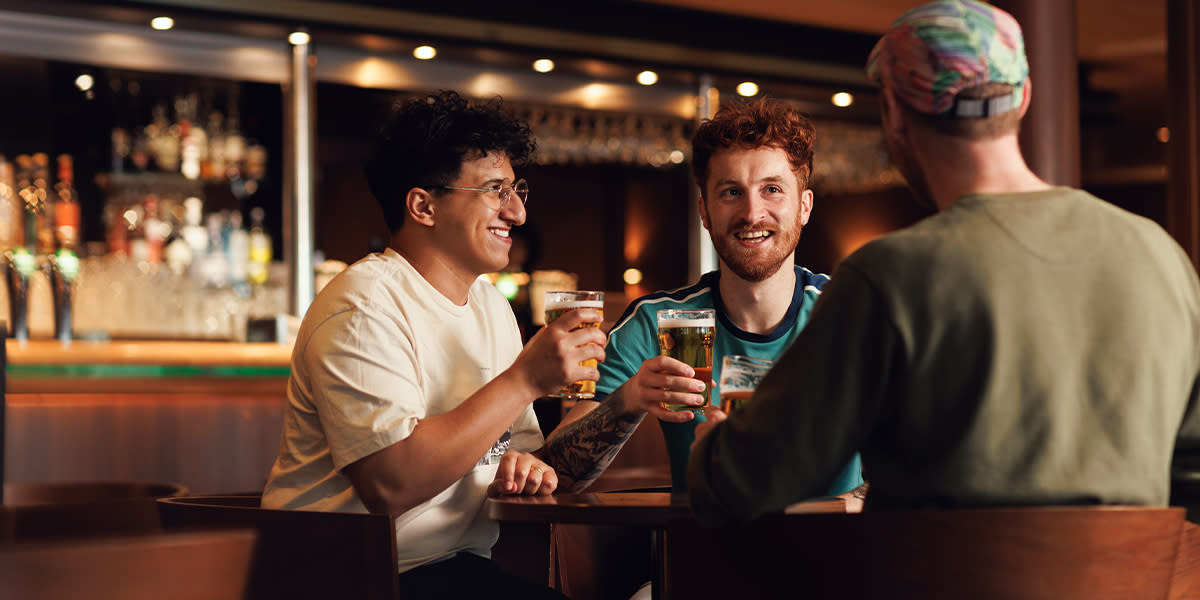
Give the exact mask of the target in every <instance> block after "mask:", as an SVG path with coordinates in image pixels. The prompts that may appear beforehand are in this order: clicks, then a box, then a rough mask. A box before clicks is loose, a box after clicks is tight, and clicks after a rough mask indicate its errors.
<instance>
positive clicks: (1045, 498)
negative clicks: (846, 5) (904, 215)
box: [688, 0, 1200, 525]
mask: <svg viewBox="0 0 1200 600" xmlns="http://www.w3.org/2000/svg"><path fill="white" fill-rule="evenodd" d="M867 75H868V77H870V78H871V79H873V80H874V81H876V82H878V83H879V84H880V86H881V97H882V101H881V108H882V117H883V118H882V124H883V131H884V135H885V137H886V138H887V140H888V145H889V147H890V148H891V149H892V152H893V160H896V161H897V163H898V166H899V167H900V169H901V170H902V172H903V173H904V175H905V177H906V178H907V179H908V183H909V184H910V186H911V187H912V188H913V191H914V193H915V194H916V195H918V196H919V197H921V198H923V199H924V200H926V201H927V202H929V203H931V204H932V205H934V206H936V207H937V209H938V213H937V214H935V215H933V216H931V217H928V218H926V219H924V220H922V221H921V222H920V223H917V224H915V225H913V226H911V227H908V228H906V229H904V230H901V231H898V232H894V233H891V234H889V235H886V236H883V237H880V238H878V239H876V240H873V241H871V242H869V243H867V244H866V245H864V246H863V247H862V248H860V249H859V250H857V251H856V252H854V253H853V254H851V255H850V256H848V257H847V258H845V259H844V260H843V261H842V262H841V263H840V264H839V266H838V270H837V273H836V274H835V276H834V278H833V279H832V280H831V281H830V283H829V285H827V286H825V289H824V291H823V293H822V297H821V301H820V302H818V303H817V306H816V308H815V309H814V311H813V315H812V318H811V319H810V320H809V323H808V326H807V327H805V329H804V331H803V332H801V334H800V336H799V337H797V339H796V341H795V343H794V344H792V346H791V347H790V348H789V349H788V350H787V352H785V353H784V354H783V355H782V356H781V357H780V358H779V360H778V361H776V363H775V367H774V369H772V371H771V372H770V373H768V374H767V375H766V376H765V377H764V378H763V380H762V382H761V383H760V384H759V385H758V387H757V389H756V391H755V393H754V396H753V399H752V400H751V401H750V402H749V403H748V404H747V406H746V407H745V408H742V409H739V410H738V411H737V412H735V413H733V414H731V415H728V418H727V419H725V418H724V417H725V415H723V414H721V413H720V412H719V411H715V410H713V411H710V413H709V414H708V419H707V421H706V422H705V423H704V424H702V425H701V426H700V427H698V428H697V430H696V438H697V439H696V442H695V444H694V445H693V447H692V458H691V463H690V465H689V470H688V487H689V494H690V501H691V506H692V510H693V512H694V513H695V514H696V516H697V517H698V518H700V519H701V520H702V521H704V522H706V523H709V524H712V525H718V524H723V523H729V522H735V521H741V520H749V519H754V518H757V517H759V516H761V515H765V514H769V513H777V512H779V511H782V510H783V509H784V508H785V506H787V504H788V503H790V502H792V501H794V499H796V498H803V497H805V496H806V495H808V494H813V493H819V492H820V490H822V489H823V487H824V485H825V484H826V482H827V481H828V480H829V479H830V478H831V477H833V475H834V474H835V473H837V472H838V471H839V469H841V467H842V464H843V463H844V461H846V460H847V459H848V458H849V457H851V456H855V455H856V454H857V453H861V455H862V458H863V464H864V466H865V468H866V470H867V472H869V473H870V474H871V493H870V495H869V497H868V499H867V503H866V504H867V506H866V509H867V510H875V509H914V508H938V507H943V508H954V507H974V506H1019V505H1051V504H1126V505H1145V506H1165V505H1166V504H1167V502H1168V498H1169V490H1170V483H1171V482H1170V472H1171V460H1172V453H1173V451H1174V450H1175V449H1176V447H1180V448H1185V449H1195V448H1196V447H1197V446H1198V445H1200V411H1197V404H1198V403H1200V335H1198V333H1200V280H1198V279H1197V276H1196V271H1195V267H1194V266H1193V264H1192V262H1191V260H1190V259H1189V257H1188V255H1187V254H1186V253H1185V252H1184V251H1183V249H1182V248H1180V247H1179V244H1178V243H1176V242H1175V241H1174V240H1173V239H1172V238H1171V236H1170V235H1168V234H1167V233H1166V232H1165V231H1163V229H1162V227H1160V226H1159V225H1158V224H1156V223H1154V222H1153V221H1151V220H1149V219H1146V218H1143V217H1140V216H1137V215H1134V214H1132V213H1129V212H1127V211H1124V210H1122V209H1120V208H1118V207H1116V206H1113V205H1112V204H1109V203H1107V202H1104V201H1103V200H1100V199H1099V198H1096V197H1095V196H1092V195H1090V194H1088V193H1086V192H1084V191H1082V190H1077V189H1072V188H1069V187H1059V186H1053V185H1051V184H1049V183H1047V182H1045V181H1043V180H1042V179H1040V178H1039V177H1038V176H1037V175H1036V174H1035V173H1033V172H1032V171H1031V170H1030V169H1029V167H1028V165H1027V164H1026V163H1025V160H1024V158H1023V156H1022V155H1021V150H1020V145H1019V144H1018V140H1017V134H1018V131H1019V130H1020V125H1021V118H1022V116H1023V115H1024V114H1025V111H1026V110H1027V108H1028V107H1029V103H1030V98H1031V88H1030V85H1029V66H1028V62H1027V61H1026V58H1025V49H1024V41H1023V39H1022V35H1021V28H1020V25H1019V24H1018V23H1017V21H1016V20H1015V19H1013V17H1012V16H1011V15H1009V14H1008V13H1006V12H1004V11H1002V10H1000V9H998V8H996V7H994V6H992V5H989V4H986V3H983V2H977V1H975V0H939V1H937V2H930V3H927V4H924V5H922V6H919V7H917V8H914V9H913V10H911V11H909V12H907V13H905V14H904V15H902V16H901V17H900V18H899V19H898V20H897V21H896V22H895V23H894V24H893V25H892V27H891V28H890V29H889V30H888V31H887V33H886V34H885V35H884V36H883V38H882V39H881V40H880V41H879V43H878V44H877V45H876V46H875V49H874V50H873V51H872V52H871V55H870V58H869V59H868V63H867Z"/></svg>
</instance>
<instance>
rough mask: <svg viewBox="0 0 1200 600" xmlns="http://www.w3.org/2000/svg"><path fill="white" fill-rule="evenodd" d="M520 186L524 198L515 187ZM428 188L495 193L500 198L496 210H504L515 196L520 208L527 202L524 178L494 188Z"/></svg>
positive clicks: (446, 186)
mask: <svg viewBox="0 0 1200 600" xmlns="http://www.w3.org/2000/svg"><path fill="white" fill-rule="evenodd" d="M521 184H524V185H525V195H524V196H522V195H521V192H520V191H518V190H517V186H518V185H521ZM430 187H433V188H437V189H443V190H463V191H466V192H484V193H487V192H496V196H497V197H498V198H500V206H497V207H496V210H504V207H505V206H508V201H509V199H511V198H512V197H513V195H516V197H518V198H520V199H521V206H525V205H526V204H527V203H528V202H529V182H528V181H525V178H524V177H522V178H520V179H518V180H516V181H514V182H512V183H511V184H510V185H504V184H503V183H501V184H498V185H497V186H494V187H465V186H457V185H434V186H430ZM496 187H499V188H500V189H496ZM504 188H508V193H507V194H505V193H504Z"/></svg>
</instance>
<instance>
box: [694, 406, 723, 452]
mask: <svg viewBox="0 0 1200 600" xmlns="http://www.w3.org/2000/svg"><path fill="white" fill-rule="evenodd" d="M728 416H729V415H726V414H725V411H723V410H721V409H719V408H717V407H715V406H707V407H705V408H704V422H703V423H700V424H698V425H696V439H695V440H692V448H691V451H692V453H693V454H694V453H695V452H696V444H698V443H700V440H702V439H704V437H705V436H707V435H708V433H709V432H710V431H712V428H713V427H716V426H717V423H720V422H721V421H724V420H725V418H726V417H728Z"/></svg>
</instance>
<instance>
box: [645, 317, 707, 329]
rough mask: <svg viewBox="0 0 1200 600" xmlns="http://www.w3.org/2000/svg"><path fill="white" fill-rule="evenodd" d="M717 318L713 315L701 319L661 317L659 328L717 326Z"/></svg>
mask: <svg viewBox="0 0 1200 600" xmlns="http://www.w3.org/2000/svg"><path fill="white" fill-rule="evenodd" d="M716 326H717V320H716V319H714V318H712V317H701V318H699V319H688V318H675V319H661V320H659V322H658V328H659V329H678V328H680V327H716Z"/></svg>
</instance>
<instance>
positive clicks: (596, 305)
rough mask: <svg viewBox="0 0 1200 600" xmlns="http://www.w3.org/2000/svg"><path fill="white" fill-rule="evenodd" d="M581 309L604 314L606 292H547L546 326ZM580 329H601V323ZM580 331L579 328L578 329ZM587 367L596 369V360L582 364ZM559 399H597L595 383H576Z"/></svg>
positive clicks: (586, 324) (564, 389)
mask: <svg viewBox="0 0 1200 600" xmlns="http://www.w3.org/2000/svg"><path fill="white" fill-rule="evenodd" d="M581 308H591V309H593V310H596V311H598V312H599V313H600V314H601V315H603V314H604V292H590V291H584V290H570V291H548V292H546V324H550V323H553V322H554V320H555V319H557V318H559V317H561V316H563V315H565V314H567V313H568V312H571V311H573V310H579V309H581ZM579 327H600V324H599V323H584V324H582V325H580V326H579ZM576 329H578V327H577V328H576ZM579 364H581V365H584V366H587V367H595V366H596V359H594V358H590V359H588V360H585V361H583V362H581V363H579ZM558 397H559V398H595V397H596V382H595V381H576V382H575V383H572V384H571V385H569V386H567V387H565V388H563V389H562V390H560V391H559V392H558Z"/></svg>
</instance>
